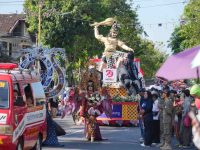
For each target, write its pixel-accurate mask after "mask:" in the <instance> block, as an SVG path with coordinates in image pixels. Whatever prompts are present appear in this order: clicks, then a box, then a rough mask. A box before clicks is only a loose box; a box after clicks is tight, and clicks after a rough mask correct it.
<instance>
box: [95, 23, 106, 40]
mask: <svg viewBox="0 0 200 150" xmlns="http://www.w3.org/2000/svg"><path fill="white" fill-rule="evenodd" d="M94 36H95V38H96V39H97V40H99V41H101V42H104V41H105V40H104V38H105V37H104V36H103V35H101V34H99V30H98V26H95V27H94Z"/></svg>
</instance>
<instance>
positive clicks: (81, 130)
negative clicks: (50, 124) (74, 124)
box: [65, 129, 83, 135]
mask: <svg viewBox="0 0 200 150" xmlns="http://www.w3.org/2000/svg"><path fill="white" fill-rule="evenodd" d="M78 132H83V129H81V130H77V131H74V132H70V133H67V134H65V135H72V134H75V133H78Z"/></svg>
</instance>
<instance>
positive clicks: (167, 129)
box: [160, 90, 173, 150]
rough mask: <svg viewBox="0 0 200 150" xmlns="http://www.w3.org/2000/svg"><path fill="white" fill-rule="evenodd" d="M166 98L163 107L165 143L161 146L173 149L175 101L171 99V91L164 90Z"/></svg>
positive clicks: (163, 95) (168, 149) (164, 149)
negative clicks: (172, 135) (172, 132)
mask: <svg viewBox="0 0 200 150" xmlns="http://www.w3.org/2000/svg"><path fill="white" fill-rule="evenodd" d="M162 98H163V99H164V101H165V102H164V107H163V122H162V123H163V127H164V130H163V131H164V133H163V136H164V145H163V146H161V147H160V149H162V150H171V149H172V147H171V130H172V113H173V103H172V100H171V99H170V92H169V91H168V90H164V91H163V94H162Z"/></svg>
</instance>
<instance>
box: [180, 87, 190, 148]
mask: <svg viewBox="0 0 200 150" xmlns="http://www.w3.org/2000/svg"><path fill="white" fill-rule="evenodd" d="M191 102H192V98H191V96H190V91H189V90H184V102H183V111H182V122H181V129H180V134H181V145H183V148H188V147H189V146H190V141H191V140H190V138H191V136H190V135H191V123H190V119H189V116H188V113H189V111H190V106H191Z"/></svg>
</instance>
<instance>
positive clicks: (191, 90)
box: [190, 84, 200, 110]
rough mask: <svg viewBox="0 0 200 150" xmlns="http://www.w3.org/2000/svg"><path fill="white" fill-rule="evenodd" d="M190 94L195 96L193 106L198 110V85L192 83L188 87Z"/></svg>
mask: <svg viewBox="0 0 200 150" xmlns="http://www.w3.org/2000/svg"><path fill="white" fill-rule="evenodd" d="M190 95H191V96H193V97H194V98H195V106H196V108H197V109H198V110H200V85H198V84H195V85H193V86H192V88H191V89H190Z"/></svg>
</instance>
